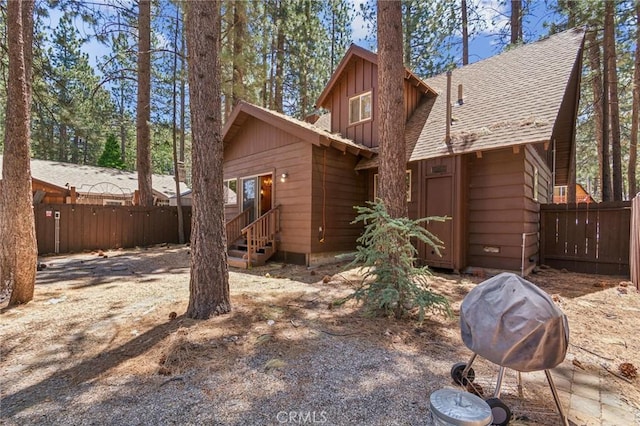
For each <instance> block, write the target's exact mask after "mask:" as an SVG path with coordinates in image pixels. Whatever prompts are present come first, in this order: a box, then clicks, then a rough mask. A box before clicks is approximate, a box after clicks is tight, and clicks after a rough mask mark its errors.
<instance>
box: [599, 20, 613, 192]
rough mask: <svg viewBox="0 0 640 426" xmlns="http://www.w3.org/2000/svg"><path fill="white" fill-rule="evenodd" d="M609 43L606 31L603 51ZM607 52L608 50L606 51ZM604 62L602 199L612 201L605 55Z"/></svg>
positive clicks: (607, 78) (607, 68) (607, 75)
mask: <svg viewBox="0 0 640 426" xmlns="http://www.w3.org/2000/svg"><path fill="white" fill-rule="evenodd" d="M606 45H607V40H606V32H605V33H604V34H603V52H604V51H605V50H606V48H605V46H606ZM605 53H606V52H605ZM603 62H604V63H603V64H602V201H612V200H613V197H612V192H611V157H610V151H609V146H610V143H611V139H610V134H611V116H610V109H609V88H610V87H611V86H610V84H609V67H608V66H607V57H606V55H604V60H603Z"/></svg>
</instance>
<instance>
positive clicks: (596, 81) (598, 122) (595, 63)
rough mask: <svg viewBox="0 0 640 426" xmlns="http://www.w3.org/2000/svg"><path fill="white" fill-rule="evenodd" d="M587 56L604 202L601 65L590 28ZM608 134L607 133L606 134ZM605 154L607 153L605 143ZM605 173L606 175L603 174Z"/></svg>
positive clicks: (594, 32)
mask: <svg viewBox="0 0 640 426" xmlns="http://www.w3.org/2000/svg"><path fill="white" fill-rule="evenodd" d="M586 39H587V46H588V49H587V54H588V57H589V68H591V90H592V92H593V112H594V114H593V116H594V122H595V129H594V130H595V131H594V134H595V137H596V145H597V150H598V165H599V167H598V172H599V175H598V180H599V182H598V183H599V185H600V196H601V198H602V200H603V201H606V200H605V194H606V196H607V197H609V194H610V191H609V188H610V184H611V183H610V180H609V176H610V175H609V172H608V169H609V156H608V155H607V156H604V155H603V153H604V152H605V151H604V145H605V143H604V134H603V132H604V129H605V125H604V110H603V105H604V96H603V92H604V90H603V83H602V65H601V62H600V44H599V42H598V33H597V30H596V29H594V28H592V29H591V30H589V31H587V34H586ZM607 133H608V132H607ZM606 145H607V153H608V152H609V148H608V141H607V144H606ZM605 171H606V173H605Z"/></svg>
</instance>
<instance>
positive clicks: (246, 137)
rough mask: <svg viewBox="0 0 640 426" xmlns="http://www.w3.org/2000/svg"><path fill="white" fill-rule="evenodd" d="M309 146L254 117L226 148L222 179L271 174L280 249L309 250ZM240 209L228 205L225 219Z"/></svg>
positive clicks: (294, 251) (307, 143) (307, 251)
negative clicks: (281, 176) (278, 214)
mask: <svg viewBox="0 0 640 426" xmlns="http://www.w3.org/2000/svg"><path fill="white" fill-rule="evenodd" d="M311 148H312V144H311V143H309V142H306V141H301V140H299V139H297V138H295V137H294V136H292V135H290V134H288V133H286V132H283V131H281V130H279V129H276V128H274V127H273V126H271V125H269V124H267V123H264V122H262V121H260V120H256V119H249V120H247V121H246V123H245V125H244V126H243V128H242V130H241V131H239V132H238V133H237V134H236V136H235V138H234V139H233V140H232V141H230V142H229V143H228V145H227V146H226V147H225V153H224V155H225V162H224V178H225V179H234V178H242V177H247V176H256V175H262V174H268V173H273V174H274V176H273V196H274V206H278V205H279V206H280V213H281V215H280V230H281V232H280V245H279V247H278V249H279V250H281V251H286V252H292V253H310V252H311V188H310V182H311V152H312V151H311ZM282 173H287V174H288V177H287V179H286V181H285V182H281V181H280V178H279V177H280V175H281V174H282ZM238 186H239V187H240V182H239V183H238ZM240 202H241V193H240V191H239V193H238V203H240ZM239 212H240V207H239V205H237V206H227V208H226V210H225V215H226V220H227V221H228V220H230V219H232V218H233V217H234V216H235V215H237V214H238V213H239Z"/></svg>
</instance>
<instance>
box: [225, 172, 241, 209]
mask: <svg viewBox="0 0 640 426" xmlns="http://www.w3.org/2000/svg"><path fill="white" fill-rule="evenodd" d="M233 181H235V182H236V189H235V193H236V201H235V202H228V201H227V197H225V200H224V205H225V206H234V205H237V204H238V178H233V179H225V180H224V186H225V187H226V188H229V182H233ZM229 189H230V188H229Z"/></svg>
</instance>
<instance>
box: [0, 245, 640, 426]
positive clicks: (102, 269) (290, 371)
mask: <svg viewBox="0 0 640 426" xmlns="http://www.w3.org/2000/svg"><path fill="white" fill-rule="evenodd" d="M40 262H41V263H42V264H44V265H46V267H45V268H44V269H43V270H41V271H39V272H38V280H37V285H36V291H35V299H34V300H33V301H32V302H31V303H29V304H27V305H24V306H19V307H16V308H12V309H8V308H6V306H5V305H6V302H5V303H4V304H3V305H0V308H2V311H1V315H0V318H1V323H0V332H1V335H2V338H1V348H0V349H1V353H0V372H1V375H0V392H1V393H0V398H1V400H0V421H1V422H2V423H6V424H32V423H47V424H60V423H65V422H68V424H101V423H102V422H109V423H112V424H115V423H119V420H118V419H119V418H117V417H114V416H115V414H114V412H113V410H114V409H115V410H125V408H123V404H124V405H126V404H132V405H135V404H134V403H133V401H138V399H137V398H143V397H144V398H148V399H145V401H147V402H145V403H146V404H151V402H149V401H154V402H153V403H154V404H158V406H157V408H155V409H153V410H151V409H150V410H148V412H145V413H144V414H138V415H140V416H141V417H138V418H137V420H136V421H131V419H129V420H128V421H127V423H128V424H149V423H154V422H158V421H160V422H162V423H164V421H165V420H167V419H168V418H169V417H168V416H170V415H169V414H167V412H166V411H163V410H168V408H167V407H168V406H170V405H171V404H172V402H171V401H173V400H174V399H175V398H179V397H177V396H176V395H178V394H179V393H180V389H183V391H184V389H187V387H188V386H192V387H188V389H194V392H195V389H197V392H198V395H202V398H204V400H206V399H207V398H209V399H208V400H209V401H216V404H217V405H216V406H217V407H219V408H217V409H216V410H217V411H216V416H218V417H216V419H217V420H215V421H212V422H213V423H216V424H243V421H241V420H238V419H239V418H241V417H238V416H241V415H244V416H247V415H248V414H247V413H249V412H251V413H253V414H252V416H253V417H251V419H253V420H252V421H251V422H249V423H252V424H278V423H281V422H280V421H279V419H278V421H275V420H274V419H275V417H273V416H274V415H273V413H271V414H270V415H271V417H264V416H266V414H264V407H262V411H259V410H258V409H257V408H255V407H253V406H251V405H250V404H251V402H250V401H247V400H248V399H255V398H256V392H258V393H259V392H267V390H268V391H269V392H270V394H269V396H268V398H267V397H266V396H265V398H267V399H265V401H269V403H270V404H271V405H273V406H278V404H280V402H277V401H280V400H279V399H278V400H276V399H274V398H281V399H283V400H285V399H286V401H289V403H290V404H293V403H292V402H291V401H296V398H299V403H298V404H299V406H302V405H304V404H309V403H308V401H309V400H310V399H311V400H318V398H326V399H322V400H323V401H324V402H323V404H325V406H326V407H332V408H327V410H328V411H327V412H324V411H323V413H324V414H323V416H325V417H323V418H324V419H326V416H331V415H335V417H334V418H333V421H331V419H330V421H329V422H328V424H353V423H352V422H358V418H351V417H344V416H343V413H341V412H340V410H341V409H343V410H344V408H340V407H343V406H342V405H340V404H342V403H343V402H344V401H345V400H348V399H349V398H356V397H355V396H349V397H347V396H345V395H347V394H348V395H351V393H350V392H353V390H350V389H349V387H350V385H349V383H351V382H349V380H355V378H348V377H347V378H345V375H347V376H348V375H353V376H354V377H358V376H364V375H365V374H367V371H365V370H367V369H371V370H375V371H376V373H379V374H383V372H384V371H383V370H385V368H387V369H390V368H393V369H394V371H396V370H395V369H397V371H398V372H397V373H396V374H397V377H404V376H403V374H404V373H405V372H404V371H402V369H403V368H405V364H403V363H404V362H407V363H408V362H410V361H411V362H412V363H413V364H411V365H408V364H407V366H406V368H407V369H410V368H415V365H418V366H422V368H423V369H424V370H425V371H419V373H418V374H415V373H412V374H409V373H407V376H406V377H410V379H404V382H407V383H406V385H407V386H411V387H412V388H411V390H409V389H407V391H406V393H407V394H412V392H415V395H414V396H413V399H412V400H411V401H410V402H407V403H406V404H409V405H406V407H409V408H408V409H406V411H409V413H408V414H406V416H409V417H406V418H404V417H400V418H398V419H399V420H398V421H397V422H393V423H395V424H417V422H416V421H415V420H414V419H415V418H419V417H411V416H423V417H424V416H425V412H426V409H427V407H428V394H429V392H430V391H433V390H435V389H437V388H439V387H444V386H452V383H451V380H450V377H449V368H450V366H451V364H452V363H453V362H457V361H460V360H463V361H464V360H467V357H468V356H469V355H470V351H468V350H467V349H466V348H465V347H464V345H463V344H462V341H461V339H460V333H459V326H458V317H457V312H458V310H459V306H460V302H461V300H462V299H463V298H464V296H465V295H466V294H467V293H468V292H469V291H470V290H471V289H472V288H473V287H474V286H475V285H476V284H477V283H479V282H481V281H482V280H483V277H477V276H475V277H474V276H460V275H450V274H445V273H439V272H438V273H435V275H434V276H433V278H432V279H431V282H432V288H433V290H435V291H437V292H439V293H441V294H445V295H446V296H447V297H448V298H449V300H450V301H451V303H452V307H453V310H454V313H455V314H456V315H454V318H451V319H447V318H442V317H437V316H429V317H428V318H427V319H426V321H425V322H424V323H423V324H421V325H417V324H416V322H415V321H413V320H404V321H397V320H393V319H371V318H366V317H365V316H364V315H363V312H362V309H361V307H360V306H359V305H356V304H354V303H347V304H346V305H345V306H335V301H336V300H337V299H339V298H340V297H344V296H345V295H347V294H350V292H351V291H352V290H353V288H354V283H355V282H356V281H357V280H358V278H359V272H358V271H357V270H349V271H344V266H345V265H344V263H337V264H332V265H326V266H321V267H316V268H306V267H301V266H292V265H283V264H277V263H270V264H268V265H267V266H264V267H259V268H254V269H252V270H249V271H240V270H232V271H231V272H230V286H231V295H232V306H233V311H232V313H231V314H228V315H224V316H220V317H216V318H212V319H210V320H207V321H194V320H190V319H188V318H185V317H184V312H185V311H186V308H187V304H188V297H189V293H188V287H189V247H187V246H158V247H153V248H149V249H135V250H117V251H108V252H105V253H102V252H99V253H84V254H77V255H69V256H55V257H44V258H41V259H40ZM528 279H529V280H530V281H532V282H534V283H535V284H537V285H538V286H540V287H541V288H542V289H543V290H545V291H546V292H547V293H549V294H550V295H552V296H553V298H554V300H555V301H556V303H557V304H558V305H559V306H560V307H561V309H562V310H563V311H564V312H565V313H566V314H567V316H568V318H569V325H570V332H571V339H570V348H569V351H568V354H567V358H568V359H570V360H571V361H572V362H573V363H574V365H576V368H584V369H587V370H599V371H602V373H601V377H603V378H604V379H605V380H606V383H607V386H610V387H611V389H616V390H618V391H619V392H620V393H621V394H624V395H625V398H627V400H628V401H629V402H628V403H629V404H632V405H633V406H634V407H635V408H636V409H640V402H638V401H640V386H639V380H640V379H637V378H635V379H632V380H624V379H622V378H620V377H619V376H620V372H619V370H618V368H619V366H620V364H622V363H632V364H633V365H634V366H635V367H636V368H640V355H639V354H640V339H638V338H637V334H638V330H639V327H640V294H639V293H638V292H636V290H635V288H633V287H631V286H630V283H627V282H625V280H624V279H623V278H620V277H605V276H591V275H584V274H574V273H567V272H562V271H557V270H553V269H542V270H540V271H538V272H537V273H535V274H532V275H531V276H530V277H528ZM367 348H368V349H367ZM334 350H335V351H336V352H335V353H334V352H331V351H334ZM327 351H329V352H327ZM400 355H402V358H401V359H402V360H404V361H401V362H398V363H396V364H397V365H394V366H392V367H389V366H388V364H389V363H390V362H392V361H391V360H395V359H398V358H396V357H398V356H400ZM336 357H340V359H341V361H340V362H341V363H342V364H344V365H348V364H349V363H350V362H354V363H355V361H353V359H355V358H357V359H358V360H360V361H358V363H355V364H354V365H353V366H349V368H348V369H346V370H340V369H338V368H333V369H331V371H328V370H327V369H326V368H325V369H324V370H323V365H324V366H325V367H326V365H333V364H331V363H332V361H333V360H332V358H336ZM377 357H380V359H379V360H378V358H377ZM367 358H369V361H368V362H369V364H367ZM302 360H304V366H301V365H299V363H302ZM378 361H379V363H380V364H381V365H380V366H373V364H371V363H372V362H374V363H376V364H377V363H378ZM385 363H386V364H387V367H385V366H384V365H385ZM342 364H341V365H342ZM345 368H346V367H345ZM478 368H479V369H483V368H487V369H490V368H491V365H488V363H484V364H483V363H480V364H479V365H478ZM363 369H364V370H363ZM234 371H238V372H242V374H243V376H242V377H240V373H238V375H236V376H234V375H233V372H234ZM294 372H295V373H294ZM294 374H295V377H293V375H294ZM334 374H335V375H336V376H335V377H333V376H332V375H334ZM323 375H326V376H327V378H324V377H321V376H323ZM416 375H418V376H420V377H414V376H416ZM385 377H386V376H385ZM223 378H224V380H225V386H224V389H225V390H224V391H222V393H223V394H225V393H226V394H227V395H220V392H221V391H220V389H221V388H220V387H219V386H218V384H217V382H215V383H213V382H212V381H215V380H223ZM387 379H388V380H389V382H388V383H387V384H386V385H385V388H387V389H386V390H385V392H390V393H385V396H384V398H386V399H384V401H387V403H390V402H389V400H390V399H393V391H394V389H396V390H398V389H403V388H402V387H403V386H404V385H405V383H401V382H402V381H401V380H399V379H398V380H397V382H394V377H390V378H387ZM256 380H258V381H257V382H256ZM345 381H346V382H345ZM187 382H188V383H187ZM292 382H295V383H296V386H284V387H282V386H283V385H282V383H292ZM129 383H135V385H136V388H135V389H136V390H135V394H133V393H132V394H131V395H129V394H127V395H128V396H126V397H124V396H121V397H119V398H120V399H116V397H115V396H114V389H120V391H122V390H123V389H124V388H125V387H126V386H125V385H126V384H129ZM251 383H253V384H251ZM256 383H262V385H260V386H256ZM317 383H322V385H321V386H320V385H318V384H317ZM335 383H345V385H344V388H341V389H340V390H339V392H342V393H341V394H338V391H337V390H336V389H335ZM488 385H489V386H490V383H489V384H488ZM171 386H177V387H176V388H175V389H173V388H172V390H171V394H167V396H166V398H170V399H168V400H166V401H165V400H163V399H161V398H165V396H163V395H164V394H163V392H164V391H165V390H167V389H168V388H169V387H171ZM180 386H182V388H180ZM271 386H273V388H270V387H271ZM278 386H280V387H278ZM256 387H258V388H260V387H264V389H256ZM69 389H73V390H69ZM145 389H146V391H145ZM305 389H306V390H305ZM147 391H148V392H147ZM546 391H548V389H546ZM546 391H545V390H544V389H543V390H541V391H540V392H538V391H535V390H534V391H532V392H530V393H529V394H528V395H527V398H528V399H527V401H526V402H527V405H529V406H532V407H543V409H542V410H538V411H535V410H533V411H532V412H527V413H526V415H521V416H519V417H516V422H515V423H514V424H555V423H556V422H557V418H556V417H554V416H555V413H554V411H553V405H552V402H550V401H552V400H551V398H550V397H549V395H548V393H545V392H546ZM183 393H184V392H183ZM325 393H326V394H329V393H335V394H336V395H325ZM276 394H277V396H276ZM321 394H322V397H320V395H321ZM140 395H143V396H140ZM372 395H373V396H371V398H373V399H372V400H371V401H369V402H367V404H373V405H379V403H378V402H376V401H377V400H376V399H375V398H377V396H376V394H374V393H373V391H372ZM334 397H335V398H336V399H340V400H341V401H342V402H340V403H338V402H336V401H333V400H332V399H331V398H334ZM109 398H111V399H112V400H110V399H109ZM122 398H124V399H122ZM126 398H129V399H126ZM154 398H155V399H154ZM180 398H182V396H181V397H180ZM194 398H195V397H194ZM225 398H226V399H225ZM229 398H231V399H229ZM269 398H270V399H269ZM354 400H355V399H354ZM106 401H111V402H109V403H107V402H106ZM113 401H117V402H113ZM123 401H124V402H123ZM167 401H169V402H167ZM305 401H306V402H305ZM108 404H111V405H108ZM181 404H186V402H184V401H182V402H181ZM247 404H249V405H247ZM363 404H365V403H363ZM398 404H400V405H399V407H405V405H402V404H405V402H402V403H400V402H398ZM192 405H194V407H195V406H197V405H198V404H197V403H196V402H192ZM283 406H284V405H283ZM88 407H91V412H90V414H89V411H88V410H89V408H88ZM364 409H367V410H369V409H370V410H371V411H367V412H368V413H369V414H367V416H364V414H359V415H361V416H364V417H362V418H361V419H360V420H361V421H360V424H391V423H389V422H388V421H387V417H385V416H386V415H387V413H385V412H384V411H385V410H382V411H379V412H378V411H376V409H377V408H376V407H369V408H367V407H365V408H363V410H364ZM331 410H333V411H331ZM402 410H405V408H402ZM154 413H155V414H154ZM279 413H280V412H278V415H279ZM314 413H315V412H314ZM327 413H328V414H327ZM412 413H413V414H412ZM154 415H155V416H156V417H153V416H154ZM171 415H173V414H171ZM350 415H353V416H355V414H350ZM403 415H404V414H403ZM88 416H89V417H88ZM145 416H149V417H145ZM176 416H178V415H177V414H176ZM181 416H185V414H184V413H183V414H181ZM189 416H193V417H180V416H178V417H175V419H174V421H173V422H174V423H182V422H181V419H182V420H185V419H187V418H188V419H190V420H189V422H190V423H193V424H199V423H200V422H208V421H209V420H208V419H209V418H208V417H203V416H205V414H204V413H202V412H198V409H197V408H193V413H191V414H189ZM234 416H235V417H234ZM260 416H263V417H260ZM87 418H91V419H92V420H91V421H90V422H87V421H86V419H87ZM171 418H173V417H171ZM205 419H207V420H205ZM245 419H246V417H245ZM371 419H374V420H373V421H371V422H370V421H369V420H371ZM403 419H404V420H403ZM123 421H124V420H123ZM249 423H244V424H249ZM65 424H66V423H65Z"/></svg>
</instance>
